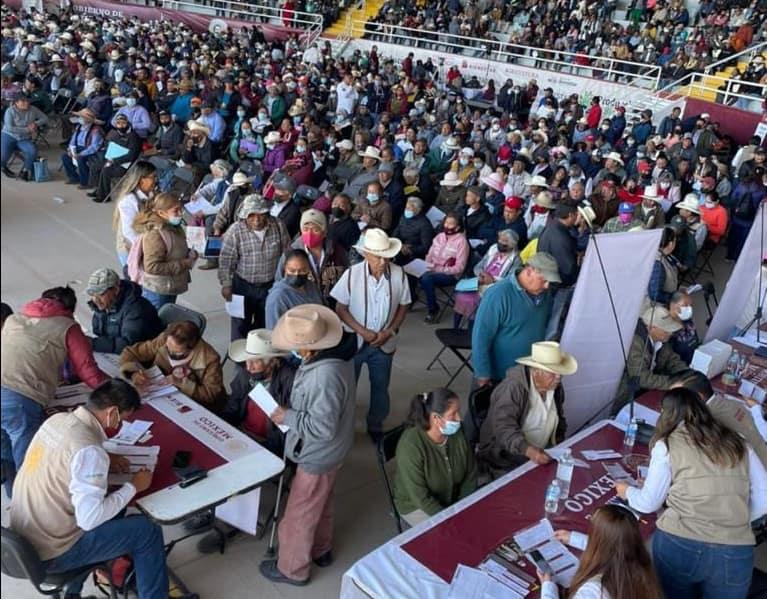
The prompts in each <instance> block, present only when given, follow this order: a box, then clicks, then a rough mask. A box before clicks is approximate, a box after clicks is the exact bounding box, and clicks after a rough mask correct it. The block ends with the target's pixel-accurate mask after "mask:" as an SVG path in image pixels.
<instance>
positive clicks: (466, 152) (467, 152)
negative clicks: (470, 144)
mask: <svg viewBox="0 0 767 599" xmlns="http://www.w3.org/2000/svg"><path fill="white" fill-rule="evenodd" d="M459 153H460V154H464V155H466V156H472V157H473V156H474V150H472V149H471V148H463V149H462V150H461V151H460V152H459Z"/></svg>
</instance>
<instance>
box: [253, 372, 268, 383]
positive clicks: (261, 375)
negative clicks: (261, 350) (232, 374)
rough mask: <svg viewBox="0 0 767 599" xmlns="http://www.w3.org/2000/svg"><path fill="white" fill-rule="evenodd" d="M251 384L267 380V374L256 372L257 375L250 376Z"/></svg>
mask: <svg viewBox="0 0 767 599" xmlns="http://www.w3.org/2000/svg"><path fill="white" fill-rule="evenodd" d="M250 380H251V383H253V384H255V383H260V382H261V381H264V380H266V373H265V372H256V373H255V374H251V375H250Z"/></svg>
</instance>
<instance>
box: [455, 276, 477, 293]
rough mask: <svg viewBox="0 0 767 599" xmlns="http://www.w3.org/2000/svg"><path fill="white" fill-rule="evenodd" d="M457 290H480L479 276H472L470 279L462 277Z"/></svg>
mask: <svg viewBox="0 0 767 599" xmlns="http://www.w3.org/2000/svg"><path fill="white" fill-rule="evenodd" d="M455 290H456V291H463V292H472V291H477V290H479V277H472V278H470V279H461V280H460V281H458V283H456V286H455Z"/></svg>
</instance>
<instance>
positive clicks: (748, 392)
mask: <svg viewBox="0 0 767 599" xmlns="http://www.w3.org/2000/svg"><path fill="white" fill-rule="evenodd" d="M738 393H740V394H741V395H742V396H743V397H751V398H753V399H755V400H756V401H758V402H759V403H764V396H765V390H764V389H762V388H761V387H759V386H757V385H755V384H754V383H752V382H751V381H749V380H746V379H743V381H742V382H741V383H740V389H738ZM57 396H58V394H57Z"/></svg>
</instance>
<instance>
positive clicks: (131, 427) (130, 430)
mask: <svg viewBox="0 0 767 599" xmlns="http://www.w3.org/2000/svg"><path fill="white" fill-rule="evenodd" d="M151 427H152V423H151V422H150V421H148V420H134V421H132V422H127V421H123V425H122V426H121V427H120V432H118V433H117V434H116V435H115V436H114V437H112V441H114V442H115V443H123V444H125V445H134V444H135V443H136V442H137V441H138V440H139V439H140V438H141V437H143V436H144V435H145V434H146V432H147V431H148V430H149V429H150V428H151Z"/></svg>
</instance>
